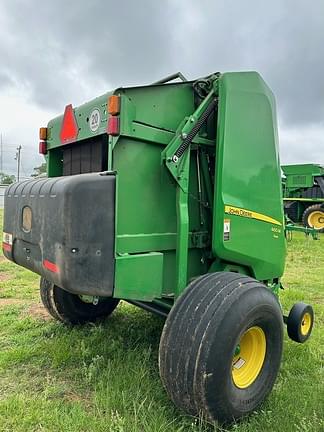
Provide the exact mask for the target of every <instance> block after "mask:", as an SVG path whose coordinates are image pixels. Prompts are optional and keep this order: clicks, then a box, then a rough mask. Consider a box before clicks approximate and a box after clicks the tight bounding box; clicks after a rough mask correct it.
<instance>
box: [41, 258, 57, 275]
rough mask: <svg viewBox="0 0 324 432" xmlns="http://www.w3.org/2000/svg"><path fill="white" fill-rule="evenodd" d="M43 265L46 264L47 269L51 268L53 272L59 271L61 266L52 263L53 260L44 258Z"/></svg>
mask: <svg viewBox="0 0 324 432" xmlns="http://www.w3.org/2000/svg"><path fill="white" fill-rule="evenodd" d="M43 266H44V267H45V268H46V269H47V270H49V271H51V272H53V273H59V268H58V266H57V265H56V264H54V263H52V262H51V261H48V260H44V261H43Z"/></svg>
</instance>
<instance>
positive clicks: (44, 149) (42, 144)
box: [39, 141, 47, 155]
mask: <svg viewBox="0 0 324 432" xmlns="http://www.w3.org/2000/svg"><path fill="white" fill-rule="evenodd" d="M39 153H40V154H42V155H46V153H47V144H46V141H40V142H39Z"/></svg>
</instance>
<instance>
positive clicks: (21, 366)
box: [0, 213, 324, 432]
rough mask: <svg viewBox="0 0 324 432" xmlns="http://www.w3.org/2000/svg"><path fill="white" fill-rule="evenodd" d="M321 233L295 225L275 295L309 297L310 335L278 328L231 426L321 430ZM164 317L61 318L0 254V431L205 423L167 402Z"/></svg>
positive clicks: (195, 427)
mask: <svg viewBox="0 0 324 432" xmlns="http://www.w3.org/2000/svg"><path fill="white" fill-rule="evenodd" d="M0 217H2V213H0ZM0 226H1V221H0ZM323 240H324V237H323V236H322V238H321V240H319V241H313V240H312V239H306V238H305V237H304V236H303V235H301V234H297V235H296V234H295V235H294V239H293V241H292V242H290V243H289V245H288V248H289V256H288V260H287V268H286V273H285V277H284V281H283V283H284V286H285V287H286V289H285V291H284V292H283V293H282V295H281V300H282V303H283V306H284V308H285V309H286V310H287V308H288V307H290V306H291V305H292V304H293V303H294V302H296V301H299V300H303V301H305V302H309V303H311V304H312V305H313V306H314V309H315V314H316V326H315V329H314V332H313V335H312V337H311V339H310V340H309V341H308V342H307V343H306V344H304V345H298V344H296V343H294V342H292V341H290V340H288V338H287V337H286V338H285V347H284V357H283V362H282V367H281V371H280V375H279V377H278V380H277V382H276V385H275V387H274V389H273V392H272V393H271V395H270V397H269V398H268V400H267V401H266V402H265V403H264V404H263V406H262V407H261V409H260V410H259V411H258V412H257V413H255V414H253V415H252V416H250V417H249V418H247V419H244V420H243V421H242V422H241V423H239V424H235V425H234V426H232V428H231V429H230V430H233V431H238V432H243V431H244V432H248V431H271V432H275V431H285V432H287V431H293V432H295V431H297V432H301V431H305V432H306V431H307V432H308V431H312V432H313V431H323V430H324V421H323V418H324V411H323V407H324V384H323V383H324V377H323V344H324V339H323V331H324V248H323ZM162 326H163V320H162V319H160V318H159V317H155V316H153V315H150V314H149V313H147V312H144V311H142V310H140V309H137V308H135V307H132V306H129V305H127V304H122V305H121V306H120V307H118V309H117V310H116V312H115V313H114V314H113V316H112V317H111V318H110V319H107V320H106V321H103V322H100V323H98V324H96V325H86V326H83V327H75V328H70V327H66V326H63V325H61V324H59V323H57V322H55V321H54V320H52V319H48V317H46V314H45V313H44V311H43V309H42V307H41V305H40V304H39V295H38V277H37V276H36V275H34V274H32V273H31V272H29V271H27V270H24V269H22V268H20V267H18V266H15V265H14V264H12V263H10V262H8V261H6V260H4V258H3V257H1V256H0V431H1V432H2V431H14V432H27V431H55V432H57V431H64V432H65V431H69V432H70V431H71V432H72V431H75V432H81V431H87V432H89V431H94V432H97V431H98V432H99V431H105V432H106V431H109V432H123V431H127V432H128V431H130V432H133V431H139V432H142V431H147V432H154V431H156V432H158V431H159V432H163V431H167V432H175V431H178V432H180V431H186V432H187V431H192V432H193V431H205V430H206V431H207V430H210V429H208V427H207V426H206V425H204V424H201V422H199V420H195V419H193V418H190V417H188V416H185V415H184V414H183V413H182V412H180V411H179V410H178V409H177V408H175V407H174V406H173V404H172V403H171V402H170V401H169V399H168V397H167V395H166V393H165V392H164V390H163V388H162V385H161V383H160V380H159V374H158V366H157V356H158V343H159V337H160V333H161V330H162ZM321 336H322V338H321ZM219 430H221V429H219ZM222 430H224V429H222Z"/></svg>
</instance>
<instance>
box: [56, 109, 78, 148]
mask: <svg viewBox="0 0 324 432" xmlns="http://www.w3.org/2000/svg"><path fill="white" fill-rule="evenodd" d="M78 133H79V128H78V125H77V122H76V120H75V116H74V111H73V108H72V105H71V104H70V105H67V106H66V107H65V111H64V117H63V122H62V126H61V132H60V140H61V143H62V144H68V143H71V142H73V141H75V140H76V139H77V136H78Z"/></svg>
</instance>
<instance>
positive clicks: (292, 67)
mask: <svg viewBox="0 0 324 432" xmlns="http://www.w3.org/2000/svg"><path fill="white" fill-rule="evenodd" d="M3 7H4V13H5V16H6V21H7V29H9V30H11V31H10V34H11V36H10V37H9V38H8V37H6V38H5V39H7V44H1V42H0V44H1V45H0V55H1V58H2V59H4V58H7V59H8V60H7V61H6V62H5V63H4V64H5V67H6V68H7V71H8V70H10V73H11V77H12V79H13V80H15V81H17V82H20V83H23V84H24V85H26V86H27V87H28V88H30V90H31V92H32V97H33V99H34V100H35V101H36V102H37V103H39V104H45V105H46V106H49V107H51V108H52V107H58V106H59V105H60V106H61V105H62V102H63V103H65V102H66V101H67V99H71V98H73V97H74V95H77V94H78V93H80V92H82V91H84V88H83V86H84V85H85V84H86V85H88V86H91V83H93V87H94V89H97V86H98V83H100V88H102V90H103V91H104V90H106V88H104V86H105V85H111V86H119V85H121V84H123V85H130V84H135V83H147V82H150V81H152V80H155V79H157V78H158V77H160V76H163V75H165V74H168V73H170V72H171V71H175V70H178V69H180V68H181V69H183V70H184V72H185V73H187V74H188V75H190V76H191V77H193V76H196V75H198V76H199V75H205V74H206V73H209V72H212V71H214V70H215V69H217V70H218V69H220V70H237V69H257V70H259V71H260V72H261V73H263V75H264V76H265V78H266V79H267V81H268V82H269V83H270V85H271V86H272V87H273V89H274V91H275V93H276V95H277V98H278V102H279V106H280V113H281V115H282V116H283V119H284V121H287V122H289V123H304V122H306V123H307V122H317V121H319V120H321V119H323V118H324V80H323V76H324V56H323V55H321V52H322V49H323V46H324V25H323V16H324V2H322V1H320V0H317V1H313V2H311V3H307V2H304V1H301V0H286V1H284V2H282V1H281V0H275V1H272V2H268V1H260V0H250V1H248V2H243V3H242V2H237V1H233V0H226V1H225V0H219V1H208V0H202V1H200V2H194V1H188V0H187V1H175V2H171V1H169V2H155V1H151V0H142V1H136V2H135V1H125V0H124V1H119V2H116V1H111V0H110V1H103V0H92V1H91V2H86V1H69V2H67V1H65V0H57V1H55V2H52V1H35V2H34V3H33V7H31V5H30V2H29V1H23V0H10V1H9V0H7V1H5V2H4V4H3ZM4 30H6V29H4ZM1 39H2V38H1ZM0 71H1V69H0ZM2 74H3V72H2ZM79 77H83V81H82V82H80V79H79ZM7 84H8V82H7ZM95 95H96V94H95V93H94V94H93V96H95Z"/></svg>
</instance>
